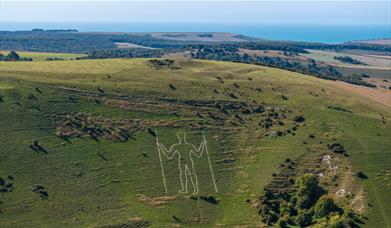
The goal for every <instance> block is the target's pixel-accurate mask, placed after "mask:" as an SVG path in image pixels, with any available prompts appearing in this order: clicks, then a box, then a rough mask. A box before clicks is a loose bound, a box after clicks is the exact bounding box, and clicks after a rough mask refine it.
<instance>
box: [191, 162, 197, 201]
mask: <svg viewBox="0 0 391 228" xmlns="http://www.w3.org/2000/svg"><path fill="white" fill-rule="evenodd" d="M190 177H191V183H192V184H193V194H198V178H197V174H196V172H195V168H194V162H193V159H192V160H191V172H190Z"/></svg>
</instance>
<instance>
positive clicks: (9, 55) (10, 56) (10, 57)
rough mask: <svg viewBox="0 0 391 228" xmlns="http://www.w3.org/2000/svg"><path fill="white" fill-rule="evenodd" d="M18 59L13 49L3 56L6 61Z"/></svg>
mask: <svg viewBox="0 0 391 228" xmlns="http://www.w3.org/2000/svg"><path fill="white" fill-rule="evenodd" d="M19 59H20V57H19V55H18V53H16V52H15V51H11V52H10V53H8V55H7V56H6V57H5V60H6V61H18V60H19Z"/></svg>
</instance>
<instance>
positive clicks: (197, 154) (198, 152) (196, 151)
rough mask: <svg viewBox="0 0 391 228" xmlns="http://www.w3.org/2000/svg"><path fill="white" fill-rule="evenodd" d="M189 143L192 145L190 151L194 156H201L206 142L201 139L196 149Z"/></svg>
mask: <svg viewBox="0 0 391 228" xmlns="http://www.w3.org/2000/svg"><path fill="white" fill-rule="evenodd" d="M191 145H192V147H193V149H192V150H191V153H192V154H194V156H196V157H197V158H201V156H202V154H203V153H204V150H205V149H206V142H205V141H202V142H201V144H200V146H199V147H198V149H197V147H195V146H194V145H193V144H191Z"/></svg>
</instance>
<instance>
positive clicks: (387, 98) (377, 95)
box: [331, 81, 391, 108]
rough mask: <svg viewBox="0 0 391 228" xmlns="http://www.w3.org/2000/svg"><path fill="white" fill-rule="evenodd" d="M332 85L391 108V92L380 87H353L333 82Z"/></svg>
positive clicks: (344, 83)
mask: <svg viewBox="0 0 391 228" xmlns="http://www.w3.org/2000/svg"><path fill="white" fill-rule="evenodd" d="M331 83H332V84H333V85H335V86H337V87H339V88H341V89H344V90H348V91H351V92H354V93H357V94H360V95H362V96H364V97H367V98H369V99H371V100H373V101H376V102H378V103H380V104H383V105H385V106H387V107H390V108H391V90H388V89H384V88H379V87H378V88H369V87H365V86H359V85H353V84H349V83H346V82H341V81H332V82H331Z"/></svg>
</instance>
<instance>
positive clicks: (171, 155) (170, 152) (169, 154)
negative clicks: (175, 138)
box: [158, 143, 176, 160]
mask: <svg viewBox="0 0 391 228" xmlns="http://www.w3.org/2000/svg"><path fill="white" fill-rule="evenodd" d="M158 147H159V148H160V152H162V154H163V155H164V156H165V157H166V158H167V159H169V160H172V159H173V158H174V156H175V154H176V153H175V152H176V151H175V147H176V146H175V144H174V145H172V146H171V147H170V150H167V149H166V147H164V145H163V144H161V143H158Z"/></svg>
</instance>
